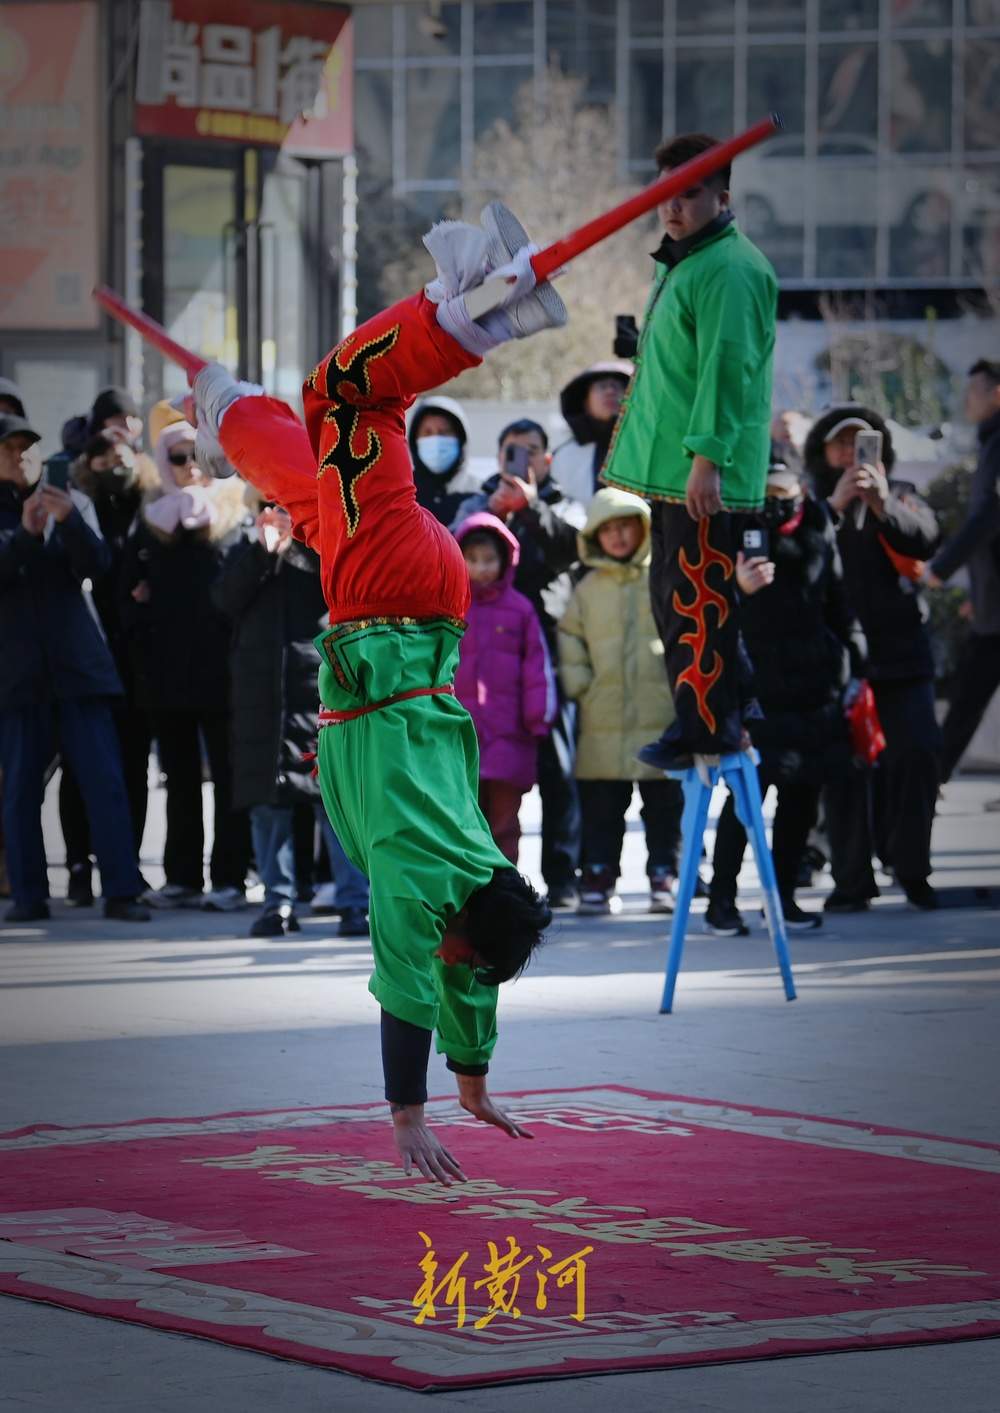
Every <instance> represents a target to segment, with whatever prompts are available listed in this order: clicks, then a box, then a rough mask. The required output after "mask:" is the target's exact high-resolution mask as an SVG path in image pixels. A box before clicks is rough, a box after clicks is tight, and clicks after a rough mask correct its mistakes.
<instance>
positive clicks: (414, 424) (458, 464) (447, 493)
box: [407, 396, 469, 525]
mask: <svg viewBox="0 0 1000 1413" xmlns="http://www.w3.org/2000/svg"><path fill="white" fill-rule="evenodd" d="M407 440H408V441H409V444H410V456H411V458H412V460H413V484H414V485H415V486H416V488H417V504H418V505H422V506H423V507H424V509H425V510H429V511H430V512H431V514H432V515H433V516H434V517H435V519H437V520H440V522H441V524H442V525H451V524H453V522H454V520H455V516H456V515H457V514H458V510H459V506H460V505H461V504H462V501H463V499H464V493H463V492H462V491H457V490H454V489H453V486H454V483H455V481H456V480H457V479H458V477H459V475H460V473H461V471H462V468H463V467H464V465H465V448H466V444H467V442H468V440H469V428H468V424H467V422H466V420H465V413H464V412H463V411H462V407H461V404H460V403H458V402H456V401H455V399H454V398H453V397H439V396H432V397H427V398H424V400H423V401H422V402H420V403H418V404H417V407H416V410H415V411H414V413H413V416H412V417H411V418H410V430H409V432H408V434H407Z"/></svg>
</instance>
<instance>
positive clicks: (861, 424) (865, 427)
mask: <svg viewBox="0 0 1000 1413" xmlns="http://www.w3.org/2000/svg"><path fill="white" fill-rule="evenodd" d="M848 427H856V428H857V430H858V431H859V432H874V430H875V428H874V427H873V426H872V424H871V423H870V422H866V421H865V419H864V418H863V417H842V418H841V419H840V421H839V422H836V423H834V425H833V426H832V427H831V428H830V430H829V431H828V432H827V434H826V436H825V437H824V438H823V440H824V442H832V441H833V439H834V437H839V436H840V434H841V432H846V431H847V429H848Z"/></svg>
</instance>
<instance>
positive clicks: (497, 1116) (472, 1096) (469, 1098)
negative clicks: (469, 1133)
mask: <svg viewBox="0 0 1000 1413" xmlns="http://www.w3.org/2000/svg"><path fill="white" fill-rule="evenodd" d="M455 1078H456V1079H457V1081H458V1102H459V1103H460V1104H461V1106H462V1108H463V1109H464V1110H465V1111H466V1113H468V1114H471V1115H472V1116H473V1118H476V1119H479V1121H480V1122H481V1123H484V1124H493V1125H495V1127H496V1128H502V1129H503V1131H504V1133H506V1134H509V1136H510V1137H511V1138H534V1136H535V1135H534V1134H533V1133H529V1132H528V1130H527V1129H526V1128H522V1127H521V1125H520V1124H519V1123H516V1122H515V1121H514V1120H513V1119H512V1118H511V1117H510V1115H509V1114H505V1113H504V1111H503V1110H502V1109H498V1108H497V1106H496V1105H495V1104H494V1102H493V1100H492V1099H491V1098H490V1096H489V1095H488V1094H487V1092H486V1079H485V1077H484V1076H483V1075H476V1074H459V1075H456V1076H455Z"/></svg>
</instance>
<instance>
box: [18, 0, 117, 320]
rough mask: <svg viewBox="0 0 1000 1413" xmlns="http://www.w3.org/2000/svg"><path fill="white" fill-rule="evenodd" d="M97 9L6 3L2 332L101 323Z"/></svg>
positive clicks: (77, 5)
mask: <svg viewBox="0 0 1000 1413" xmlns="http://www.w3.org/2000/svg"><path fill="white" fill-rule="evenodd" d="M99 84H100V71H99V66H98V61H97V6H96V4H90V3H86V0H84V2H83V3H78V4H68V5H48V4H40V5H2V6H0V328H2V329H93V328H96V327H97V324H98V318H99V316H98V310H97V306H96V305H95V304H94V302H93V300H92V299H91V297H90V291H91V289H92V288H93V286H94V285H95V284H96V283H97V282H98V212H99V210H100V192H99V189H98V168H97V152H98V131H99V129H98V118H97V114H98V106H97V105H98V90H99Z"/></svg>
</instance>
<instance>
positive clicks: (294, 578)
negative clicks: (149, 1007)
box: [211, 506, 368, 937]
mask: <svg viewBox="0 0 1000 1413" xmlns="http://www.w3.org/2000/svg"><path fill="white" fill-rule="evenodd" d="M319 567H320V562H319V555H317V554H316V553H315V552H314V551H313V550H311V549H308V548H307V547H306V546H305V545H303V544H300V543H299V541H298V540H295V539H293V538H292V521H291V517H290V516H289V515H288V513H287V512H286V511H284V510H282V509H281V508H280V507H278V506H266V507H265V508H264V509H262V510H261V511H260V513H259V514H258V516H257V519H256V522H255V525H254V527H253V528H252V529H251V530H248V531H246V532H245V533H244V535H243V536H242V538H241V539H240V540H239V542H238V543H237V544H236V545H234V546H233V548H232V549H231V550H230V551H229V553H228V554H227V555H226V559H225V562H224V564H223V566H222V571H221V573H220V574H219V577H218V579H217V580H216V581H215V583H214V584H213V586H212V593H211V596H212V602H213V603H214V604H215V606H216V608H218V609H220V610H221V611H222V612H223V613H224V614H226V615H227V617H229V618H230V619H231V620H232V622H233V626H234V634H233V645H232V651H231V655H230V674H231V685H232V718H231V721H232V771H233V805H234V807H235V808H236V809H249V811H250V827H251V831H252V835H253V846H254V856H255V858H256V862H257V872H258V874H259V876H260V879H261V882H262V883H263V884H264V889H265V893H264V906H263V909H262V911H261V913H260V915H259V916H258V917H257V918H255V919H254V921H253V923H252V925H251V927H250V936H251V937H280V936H281V935H282V934H283V933H285V932H297V931H298V930H299V924H298V922H297V921H296V917H295V900H296V891H297V890H296V879H295V848H294V809H295V807H296V806H297V805H302V804H305V805H308V806H310V807H311V808H312V809H314V810H315V812H316V817H317V819H318V820H319V822H320V824H321V826H322V828H323V836H324V839H325V841H326V847H327V852H328V854H329V856H330V864H331V868H332V870H333V875H334V878H335V880H336V883H337V905H338V907H339V909H340V927H339V929H338V931H339V934H340V936H341V937H362V936H366V935H367V933H368V919H367V913H368V880H367V879H366V878H365V876H364V874H363V873H361V871H360V870H359V869H356V868H355V867H354V865H353V864H351V863H350V862H349V861H348V859H347V856H346V855H345V853H344V851H343V849H342V848H341V846H340V843H339V841H338V839H337V837H336V835H335V834H334V832H333V827H332V825H331V824H330V821H329V820H328V819H327V817H326V811H325V810H324V808H323V804H322V800H321V798H320V792H319V781H318V779H317V778H316V772H315V769H314V767H313V762H314V760H315V756H316V733H317V713H318V711H319V695H318V689H317V685H316V680H317V672H318V665H319V660H318V657H317V653H316V648H315V646H314V643H313V639H314V638H315V637H316V636H317V635H318V634H319V633H322V632H323V631H324V630H325V629H327V628H328V627H329V625H330V615H329V612H328V610H327V607H326V602H325V600H324V598H323V588H322V585H321V583H320V577H319Z"/></svg>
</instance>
